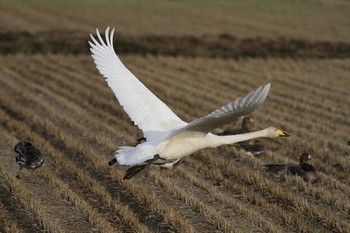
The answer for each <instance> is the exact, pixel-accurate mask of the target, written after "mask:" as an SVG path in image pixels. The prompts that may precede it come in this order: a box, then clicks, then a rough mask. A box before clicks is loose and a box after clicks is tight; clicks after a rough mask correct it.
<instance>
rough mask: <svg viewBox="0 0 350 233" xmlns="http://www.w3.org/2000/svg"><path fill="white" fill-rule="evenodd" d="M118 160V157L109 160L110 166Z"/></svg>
mask: <svg viewBox="0 0 350 233" xmlns="http://www.w3.org/2000/svg"><path fill="white" fill-rule="evenodd" d="M117 161H118V160H117V159H116V158H113V159H112V160H111V161H109V162H108V165H109V166H112V165H113V164H115V163H116V162H117Z"/></svg>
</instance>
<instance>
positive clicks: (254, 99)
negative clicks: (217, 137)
mask: <svg viewBox="0 0 350 233" xmlns="http://www.w3.org/2000/svg"><path fill="white" fill-rule="evenodd" d="M269 90H270V83H269V84H266V85H265V86H260V87H259V88H258V89H256V90H255V91H252V92H250V93H249V94H248V95H246V96H245V97H240V98H238V99H236V100H235V101H232V102H230V103H228V104H226V105H225V106H223V107H221V108H219V109H217V110H215V111H213V112H211V113H209V114H208V115H206V116H204V117H201V118H198V119H196V120H194V121H192V122H190V123H188V125H187V126H185V127H182V128H180V129H178V130H175V131H174V132H172V133H171V134H170V136H169V137H172V136H175V135H177V134H179V133H181V132H184V131H199V132H206V133H209V132H210V131H212V130H213V129H215V128H217V127H220V126H222V125H225V124H228V123H230V122H232V121H235V120H237V119H238V118H239V117H241V116H244V115H247V114H250V113H252V112H253V111H254V110H255V109H256V108H257V107H259V106H260V105H261V104H262V103H263V102H264V100H265V98H266V96H267V94H268V93H269Z"/></svg>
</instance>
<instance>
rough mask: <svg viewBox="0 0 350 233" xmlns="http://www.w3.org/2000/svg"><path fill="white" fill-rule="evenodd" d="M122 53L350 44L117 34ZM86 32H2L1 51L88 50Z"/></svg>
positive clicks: (247, 52)
mask: <svg viewBox="0 0 350 233" xmlns="http://www.w3.org/2000/svg"><path fill="white" fill-rule="evenodd" d="M116 38H117V39H115V48H116V50H117V52H118V53H119V54H139V55H147V54H152V55H170V56H179V55H181V56H190V57H195V56H196V57H197V56H199V57H224V58H244V57H262V58H268V57H292V58H349V57H350V44H348V43H341V42H327V41H306V40H297V39H286V38H276V39H267V38H262V37H255V38H245V39H238V38H236V37H235V36H234V35H231V34H226V33H225V34H220V35H204V36H201V37H195V36H153V35H146V36H140V37H135V36H128V35H120V34H119V35H117V36H116ZM88 40H89V36H88V35H87V34H86V33H85V32H76V31H44V32H38V33H35V34H32V33H29V32H1V33H0V51H1V52H0V53H1V54H13V53H57V54H89V53H90V51H89V48H88V43H87V41H88Z"/></svg>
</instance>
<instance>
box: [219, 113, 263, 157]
mask: <svg viewBox="0 0 350 233" xmlns="http://www.w3.org/2000/svg"><path fill="white" fill-rule="evenodd" d="M253 123H254V120H253V117H252V116H245V117H244V118H243V120H242V126H241V128H235V129H230V130H225V131H223V132H221V133H218V135H220V136H224V135H235V134H244V133H249V132H252V128H251V126H252V124H253ZM236 147H238V148H241V149H243V150H244V151H245V152H246V153H248V154H252V155H255V156H258V155H261V154H263V153H265V147H264V146H263V145H262V144H261V143H260V142H259V141H258V140H248V141H243V142H239V143H236Z"/></svg>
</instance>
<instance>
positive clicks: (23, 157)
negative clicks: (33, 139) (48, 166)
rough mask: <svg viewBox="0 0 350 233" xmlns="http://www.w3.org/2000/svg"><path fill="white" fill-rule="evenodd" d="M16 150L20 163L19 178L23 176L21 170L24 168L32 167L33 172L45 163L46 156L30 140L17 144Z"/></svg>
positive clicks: (17, 159)
mask: <svg viewBox="0 0 350 233" xmlns="http://www.w3.org/2000/svg"><path fill="white" fill-rule="evenodd" d="M14 150H15V152H16V153H17V155H16V163H18V165H19V171H18V173H17V176H16V177H17V178H21V177H20V172H21V170H22V168H26V169H31V170H32V174H33V173H34V171H35V170H36V169H37V168H39V167H41V166H42V165H43V163H44V158H43V156H42V154H41V152H40V150H39V149H37V148H36V147H34V146H33V145H32V144H31V143H30V142H24V141H21V142H19V143H17V144H16V145H15V148H14Z"/></svg>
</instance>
